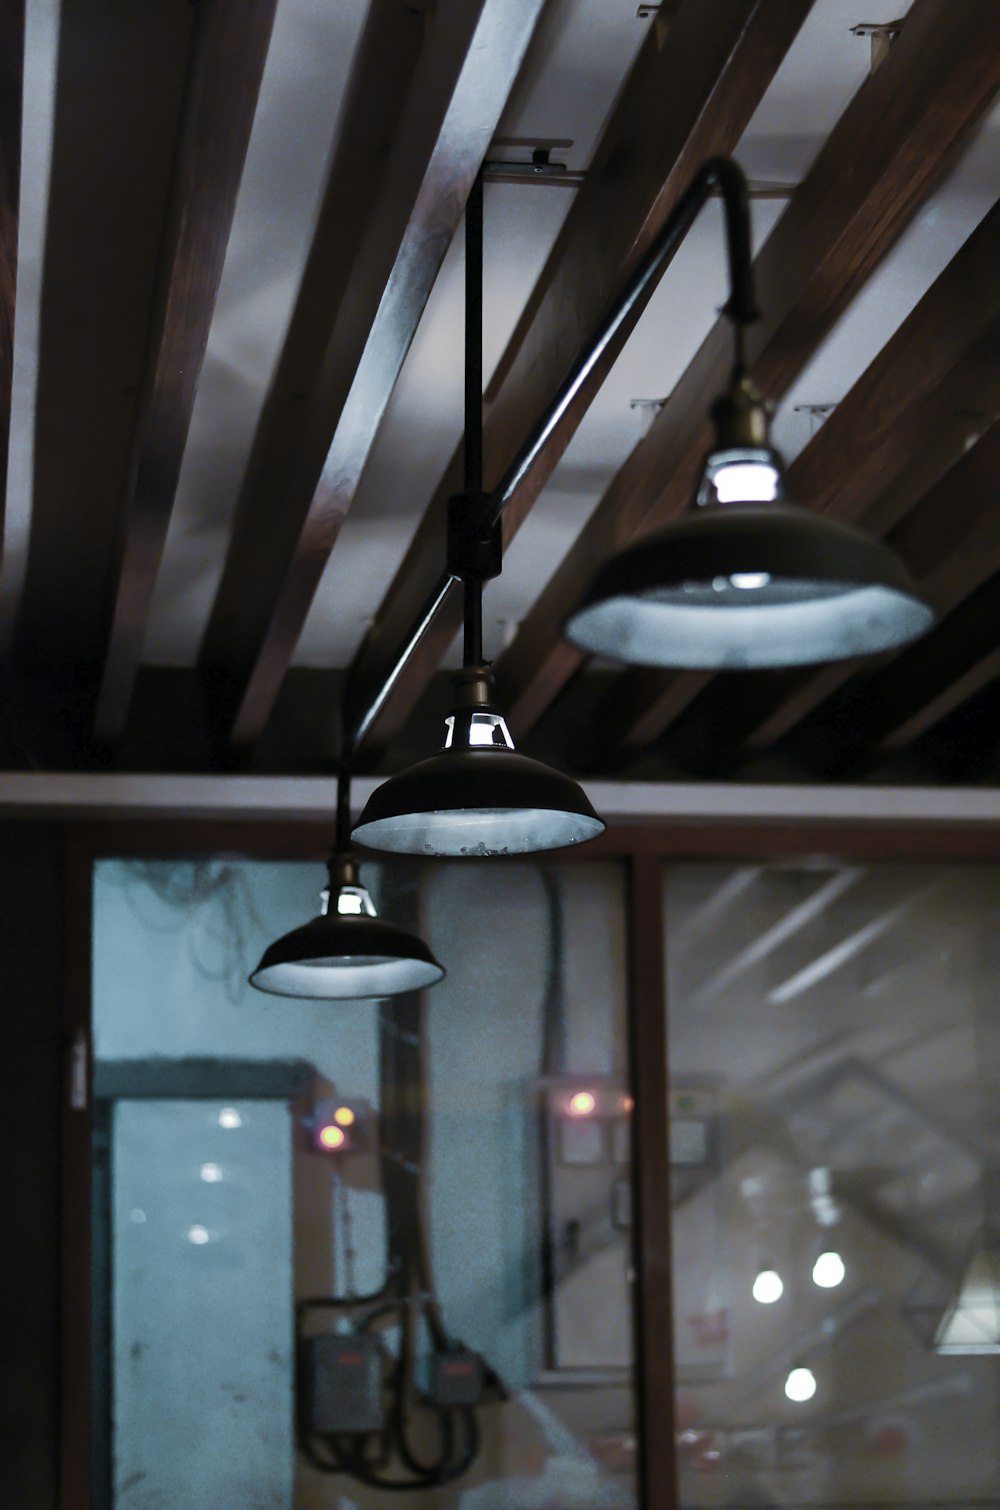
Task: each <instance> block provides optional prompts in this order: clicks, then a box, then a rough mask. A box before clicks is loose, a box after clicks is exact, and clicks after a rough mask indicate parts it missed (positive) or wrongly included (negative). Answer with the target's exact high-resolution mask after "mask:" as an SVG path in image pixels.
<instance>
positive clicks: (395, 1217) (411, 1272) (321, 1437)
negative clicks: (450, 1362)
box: [296, 996, 503, 1491]
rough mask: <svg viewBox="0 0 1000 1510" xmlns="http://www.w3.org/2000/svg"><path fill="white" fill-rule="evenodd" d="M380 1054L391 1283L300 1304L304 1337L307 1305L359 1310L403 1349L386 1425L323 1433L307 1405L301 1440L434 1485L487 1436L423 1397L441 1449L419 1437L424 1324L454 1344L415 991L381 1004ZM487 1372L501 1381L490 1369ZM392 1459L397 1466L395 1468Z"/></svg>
mask: <svg viewBox="0 0 1000 1510" xmlns="http://www.w3.org/2000/svg"><path fill="white" fill-rule="evenodd" d="M379 1057H380V1074H379V1079H380V1087H381V1104H382V1107H383V1116H382V1138H381V1141H380V1150H379V1152H380V1165H381V1178H382V1188H383V1192H384V1196H385V1201H386V1207H387V1214H388V1221H387V1238H386V1250H387V1258H386V1280H385V1283H384V1284H383V1286H382V1287H381V1289H379V1290H378V1291H377V1292H375V1293H373V1294H370V1295H364V1296H354V1297H346V1296H334V1297H317V1298H311V1299H307V1300H304V1301H300V1302H299V1303H298V1306H297V1308H296V1310H297V1319H298V1329H299V1334H300V1336H301V1335H302V1328H303V1321H304V1318H305V1315H306V1312H307V1311H308V1310H309V1309H310V1307H313V1306H325V1307H327V1308H331V1309H343V1308H349V1309H350V1310H352V1311H354V1313H355V1314H354V1316H353V1318H352V1325H353V1328H354V1330H355V1331H357V1332H366V1333H371V1332H372V1331H374V1330H376V1329H378V1330H383V1329H385V1328H387V1327H388V1326H390V1325H391V1326H394V1327H398V1329H399V1350H398V1356H397V1357H396V1358H395V1360H394V1361H393V1363H392V1365H391V1366H390V1367H389V1369H388V1371H387V1373H386V1374H385V1377H384V1379H383V1382H382V1388H383V1390H384V1391H385V1392H387V1394H388V1396H389V1408H388V1412H387V1416H386V1420H385V1424H384V1426H383V1427H382V1429H381V1430H379V1431H377V1432H365V1433H358V1434H356V1435H355V1434H353V1433H344V1432H319V1433H318V1432H315V1431H313V1430H311V1429H310V1428H309V1425H308V1422H306V1421H305V1419H304V1417H303V1415H302V1414H301V1412H300V1416H299V1437H300V1442H301V1446H302V1450H303V1453H304V1455H305V1457H306V1459H307V1461H308V1462H309V1463H310V1464H311V1465H312V1466H313V1467H314V1468H315V1469H316V1470H317V1471H318V1472H321V1473H326V1474H336V1473H342V1474H347V1475H349V1476H351V1477H352V1478H355V1479H357V1480H358V1481H359V1482H360V1483H363V1484H365V1485H366V1486H368V1487H370V1488H373V1489H386V1490H392V1491H397V1490H398V1491H408V1490H419V1489H432V1488H437V1487H440V1486H442V1485H444V1484H447V1483H450V1482H452V1481H453V1480H455V1479H457V1478H460V1477H461V1476H462V1475H463V1474H464V1473H466V1472H467V1471H468V1469H469V1467H470V1466H471V1464H472V1463H473V1462H474V1460H475V1458H476V1456H477V1454H478V1452H479V1447H480V1435H479V1425H478V1421H477V1419H476V1414H475V1410H474V1409H473V1407H471V1406H467V1405H466V1406H449V1405H441V1404H437V1403H435V1402H433V1401H427V1400H424V1401H422V1402H421V1403H422V1405H423V1406H424V1408H426V1409H427V1410H428V1411H429V1412H430V1413H431V1414H432V1415H433V1416H434V1417H435V1419H436V1425H437V1430H438V1438H439V1440H438V1447H437V1451H436V1452H435V1453H433V1454H432V1456H431V1457H430V1458H424V1457H423V1456H421V1454H420V1453H419V1452H418V1450H417V1449H416V1447H415V1445H414V1443H413V1441H412V1436H411V1431H412V1427H411V1421H410V1407H411V1405H412V1404H413V1403H415V1402H417V1401H420V1399H421V1392H420V1389H419V1387H418V1382H417V1378H416V1365H417V1352H418V1327H419V1325H420V1323H421V1321H423V1322H424V1324H425V1325H426V1327H427V1333H428V1336H429V1338H430V1344H431V1347H432V1349H433V1351H434V1353H436V1354H437V1355H439V1356H440V1355H443V1354H447V1353H449V1352H451V1351H453V1350H454V1347H455V1345H456V1344H455V1343H454V1342H453V1340H452V1339H451V1338H450V1337H449V1335H448V1332H447V1328H446V1327H445V1324H444V1319H443V1316H442V1314H441V1309H440V1305H439V1304H438V1301H437V1299H436V1297H435V1296H434V1293H433V1284H432V1280H431V1271H430V1259H429V1253H428V1245H427V1237H426V1230H425V1222H424V1220H423V1211H422V1200H421V1196H422V1176H423V1161H424V1149H425V1118H424V1104H423V1095H424V1086H425V1082H426V1076H425V1064H424V1039H423V1032H422V1015H421V1005H420V1001H419V999H418V998H417V997H416V996H412V997H405V996H404V997H397V998H394V999H393V1000H391V1001H386V1002H383V1003H382V1005H381V1007H380V1009H379ZM359 1311H360V1314H359ZM487 1377H488V1378H489V1379H490V1381H491V1382H493V1383H496V1384H497V1385H498V1386H499V1381H498V1380H497V1379H496V1376H495V1375H494V1374H492V1372H489V1371H488V1372H487ZM501 1393H503V1391H502V1390H501ZM394 1464H398V1465H399V1466H398V1467H395V1468H394V1466H393V1465H394Z"/></svg>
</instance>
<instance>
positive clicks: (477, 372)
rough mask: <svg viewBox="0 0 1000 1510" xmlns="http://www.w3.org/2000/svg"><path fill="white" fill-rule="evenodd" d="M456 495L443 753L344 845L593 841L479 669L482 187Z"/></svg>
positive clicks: (388, 786) (483, 530)
mask: <svg viewBox="0 0 1000 1510" xmlns="http://www.w3.org/2000/svg"><path fill="white" fill-rule="evenodd" d="M465 223H466V285H465V490H464V492H463V493H462V494H461V495H459V496H458V497H456V498H452V499H451V500H450V502H449V510H448V570H449V572H450V573H451V575H452V576H453V577H456V578H458V579H459V580H460V581H461V583H462V587H463V592H464V600H465V636H464V654H463V669H462V670H461V671H460V672H459V673H458V675H457V676H456V678H455V706H454V709H453V711H452V713H451V714H450V715H449V717H448V718H447V719H446V720H445V725H446V735H445V742H444V747H443V748H442V749H441V750H439V751H438V753H437V754H436V755H432V756H430V758H429V759H427V760H423V761H421V762H420V763H419V764H418V765H415V766H412V767H411V768H410V769H409V770H407V771H403V772H402V773H401V774H400V775H398V776H393V777H391V778H390V779H389V780H388V781H386V782H385V783H384V784H383V785H382V786H380V787H378V788H377V789H376V791H375V792H374V793H373V794H372V796H371V797H370V798H369V800H368V803H367V805H366V807H365V809H364V812H363V813H362V814H361V817H360V819H359V821H358V824H357V826H356V828H355V830H354V838H355V839H357V840H358V841H359V842H360V843H362V844H365V845H367V846H368V847H369V848H371V849H381V850H392V851H395V852H397V853H403V854H417V855H519V854H530V853H533V852H535V851H536V850H545V849H561V848H563V847H565V846H567V845H571V844H580V843H582V842H583V841H584V840H586V839H593V838H596V836H597V835H598V834H599V833H601V832H602V831H603V829H604V827H605V825H604V823H603V821H602V820H601V819H600V818H599V817H598V816H597V814H596V813H595V812H594V809H593V808H592V807H591V805H590V802H589V801H588V800H587V797H586V796H585V794H584V792H583V789H582V788H581V787H580V786H579V785H578V783H577V782H575V781H571V780H570V778H569V777H568V776H564V775H562V774H560V772H558V771H554V770H552V769H551V767H549V766H546V765H542V764H541V762H540V761H537V760H530V759H529V758H528V757H527V756H524V755H519V754H518V753H517V751H516V750H515V749H514V742H513V740H512V739H511V737H510V733H509V731H508V729H507V725H506V723H505V722H504V719H503V717H502V715H501V713H500V712H499V711H498V709H497V708H496V707H495V705H494V703H493V677H492V673H491V671H490V668H489V666H488V664H487V663H485V662H484V660H483V624H482V595H483V583H484V582H485V581H488V580H489V579H490V578H492V577H496V576H498V575H499V573H500V569H501V544H500V521H499V517H496V518H493V517H491V510H490V500H489V499H488V498H486V497H485V496H484V495H483V491H482V237H483V225H482V177H481V176H480V177H479V178H477V180H476V184H475V186H474V188H473V191H472V193H471V195H470V197H469V203H468V205H467V207H466V221H465Z"/></svg>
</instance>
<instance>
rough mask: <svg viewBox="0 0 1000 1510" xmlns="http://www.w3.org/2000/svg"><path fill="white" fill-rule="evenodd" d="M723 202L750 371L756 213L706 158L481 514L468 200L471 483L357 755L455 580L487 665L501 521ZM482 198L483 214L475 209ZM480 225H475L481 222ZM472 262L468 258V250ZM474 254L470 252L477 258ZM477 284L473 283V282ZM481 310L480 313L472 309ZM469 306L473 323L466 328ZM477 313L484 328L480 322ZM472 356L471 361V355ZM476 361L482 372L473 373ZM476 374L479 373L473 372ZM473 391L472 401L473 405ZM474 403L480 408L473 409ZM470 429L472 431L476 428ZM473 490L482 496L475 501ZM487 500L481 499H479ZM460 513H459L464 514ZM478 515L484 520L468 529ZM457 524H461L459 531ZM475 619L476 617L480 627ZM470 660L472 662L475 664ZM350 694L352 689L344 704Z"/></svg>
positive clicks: (476, 274) (475, 276) (743, 191)
mask: <svg viewBox="0 0 1000 1510" xmlns="http://www.w3.org/2000/svg"><path fill="white" fill-rule="evenodd" d="M716 192H717V193H718V194H719V195H720V197H721V199H722V204H723V210H724V214H725V223H726V247H727V251H728V257H729V298H728V299H727V300H726V303H725V304H724V305H723V310H724V312H725V314H726V315H727V316H728V318H729V319H730V320H731V321H732V323H733V327H734V333H735V361H734V365H735V368H736V373H737V375H742V372H743V366H744V352H743V331H744V328H745V327H746V326H747V325H750V324H752V323H753V321H754V320H756V319H757V317H758V310H757V304H756V299H755V296H754V280H753V263H752V261H751V257H750V206H749V195H748V192H747V181H746V177H745V176H744V173H743V170H742V169H741V168H740V166H739V165H738V164H737V163H735V162H734V161H733V159H732V158H730V157H710V158H708V159H707V161H706V162H704V163H703V164H702V166H701V167H700V168H699V169H698V172H697V173H696V174H695V176H694V178H693V179H692V180H691V182H690V184H689V185H688V187H687V189H686V190H685V191H684V193H683V194H682V195H681V197H680V199H679V200H678V202H677V204H676V205H675V206H674V209H673V210H672V212H671V214H670V215H669V216H668V218H667V221H666V223H665V224H664V226H663V227H662V229H661V230H660V233H659V235H658V236H657V237H656V240H655V241H654V242H653V243H652V245H651V246H650V248H649V250H648V251H647V252H646V255H645V256H644V257H643V258H642V261H641V262H640V263H639V265H638V266H637V267H636V269H635V270H634V272H633V273H632V276H631V277H630V278H629V280H628V283H627V284H626V285H625V288H624V289H623V290H622V292H621V294H620V295H619V296H618V298H617V299H616V301H615V303H614V304H613V305H612V306H610V308H609V309H608V311H607V313H606V315H605V317H604V319H603V321H602V323H601V325H600V326H599V327H598V328H597V330H596V331H595V332H594V333H593V335H592V336H591V338H590V341H589V342H588V343H587V345H586V346H585V347H584V348H583V350H582V351H581V352H580V353H579V355H578V357H577V359H576V361H575V362H574V364H573V370H572V371H571V372H570V374H569V376H568V377H567V378H566V380H565V382H564V383H563V384H562V386H561V387H560V389H559V390H558V392H557V393H556V396H555V398H554V399H553V400H552V402H551V403H550V404H549V406H548V408H547V410H546V411H545V413H544V415H543V416H542V418H541V419H540V420H539V421H538V424H537V425H536V426H535V428H534V430H533V431H532V432H531V434H530V436H529V437H528V440H527V441H526V442H525V444H524V445H523V446H522V448H521V450H520V452H519V453H518V455H517V456H516V457H515V459H514V461H513V462H512V463H511V465H510V466H509V467H508V469H507V471H506V473H505V474H504V476H503V477H502V478H501V480H500V482H499V484H498V485H497V487H496V488H495V489H494V490H493V492H492V493H490V494H489V496H488V497H483V498H482V513H480V512H479V509H478V507H476V497H477V495H478V489H479V488H481V486H482V470H481V469H482V334H481V325H482V197H481V196H482V183H481V180H477V187H474V188H473V191H472V195H471V196H470V204H472V215H471V217H470V216H469V215H468V213H467V216H466V238H467V242H468V239H469V238H470V236H471V235H472V234H473V233H475V234H476V235H477V236H478V248H479V249H478V260H474V261H472V262H471V263H470V262H468V261H467V269H466V271H467V278H466V339H467V340H468V337H469V335H470V334H474V333H475V332H477V331H478V332H479V334H478V336H475V335H474V341H475V342H476V344H475V347H474V354H473V358H472V360H468V359H467V361H466V378H465V394H466V453H465V455H466V474H465V482H466V489H467V495H468V496H465V495H463V496H462V497H461V498H460V499H458V500H452V504H453V505H454V507H450V508H449V523H448V547H449V549H448V565H447V569H446V571H445V572H444V573H443V574H442V576H441V578H440V580H439V581H438V583H437V585H436V587H435V588H434V590H433V592H432V593H431V595H430V597H429V598H428V599H427V601H426V603H425V604H424V606H423V608H422V609H421V611H420V614H419V615H418V617H417V618H416V620H415V621H414V624H413V627H412V629H411V631H410V634H409V635H408V637H407V640H406V643H405V645H404V646H403V648H402V650H401V651H400V653H399V656H398V658H397V660H396V664H395V666H393V668H392V670H391V671H390V672H389V674H388V676H387V677H386V679H385V682H384V683H383V685H382V687H381V688H380V689H379V691H378V692H377V693H376V694H375V696H374V697H373V698H372V699H371V701H370V702H369V703H368V705H367V706H366V707H364V708H362V709H361V710H359V711H357V713H356V716H355V717H354V719H353V722H352V719H351V712H352V710H351V709H350V707H349V706H348V708H347V709H345V714H346V718H345V723H346V725H347V727H348V728H349V729H351V731H352V732H351V733H350V735H349V736H348V743H349V746H350V748H351V750H352V751H353V750H356V749H358V748H359V747H360V745H361V744H362V742H363V741H364V739H365V737H366V735H367V734H368V732H369V730H370V729H371V728H372V727H373V725H374V723H375V720H376V719H377V718H378V715H379V713H380V712H381V711H382V709H383V707H384V706H385V704H386V702H387V701H388V699H389V696H390V693H391V692H392V689H393V688H394V687H395V685H396V683H397V682H398V680H399V677H400V675H401V673H402V670H403V667H404V666H405V665H406V664H407V662H408V661H409V659H410V657H411V655H412V654H413V653H414V651H415V650H416V648H417V646H418V645H419V643H420V641H421V640H422V639H423V637H424V635H425V634H426V633H427V631H428V629H429V628H430V626H431V624H432V623H433V622H434V620H435V618H436V617H437V615H438V613H439V612H440V610H441V608H442V606H443V604H444V602H445V600H446V598H447V597H448V595H449V593H450V592H451V588H452V583H453V581H454V580H455V578H459V579H460V580H461V581H462V582H463V584H464V588H465V623H466V635H465V650H466V664H467V665H471V664H478V663H479V661H480V660H481V658H482V625H481V614H480V610H479V608H478V607H477V604H478V602H479V600H480V599H481V592H482V583H483V581H485V580H486V578H487V577H489V576H491V575H492V576H495V575H496V574H497V571H499V536H498V533H497V532H498V531H499V525H500V520H501V518H502V516H503V512H504V510H505V509H506V507H507V505H508V504H509V503H510V502H511V500H512V499H513V498H514V496H515V494H516V493H517V491H518V489H519V488H520V487H521V484H522V483H523V482H524V480H525V478H526V477H527V475H528V473H529V472H530V471H531V469H532V467H533V466H534V465H535V463H536V462H537V461H538V458H539V456H540V455H541V453H542V451H543V450H544V449H545V446H546V445H547V444H548V441H549V439H550V437H551V436H552V435H553V433H554V432H555V431H556V430H557V429H558V427H559V425H560V424H561V423H562V421H563V419H564V418H565V415H566V412H567V410H568V409H569V408H570V406H571V404H572V403H573V402H574V400H575V399H576V397H577V395H578V394H579V392H580V390H581V389H582V388H583V386H584V384H585V383H586V381H587V378H588V376H589V375H590V373H591V372H592V371H593V369H594V367H595V366H596V365H597V363H598V362H599V361H600V360H601V359H602V357H603V356H604V355H605V353H606V352H607V351H608V349H609V347H611V346H613V344H614V343H615V341H616V339H617V338H618V337H619V336H620V334H621V333H622V330H623V327H625V326H626V325H627V323H628V321H629V320H630V318H631V317H632V316H633V315H634V313H635V312H636V310H637V309H639V308H641V307H642V306H643V305H644V304H645V303H646V301H647V300H648V298H649V296H650V294H651V293H652V292H653V289H654V288H655V286H656V283H657V280H658V279H659V277H660V274H661V273H662V272H663V270H664V268H665V267H666V265H667V263H668V262H669V261H670V259H671V257H672V256H673V255H674V253H675V251H676V250H677V248H678V246H679V245H680V243H681V242H682V241H683V239H684V237H685V236H686V235H687V233H688V231H689V230H690V229H691V226H692V225H693V224H694V221H695V220H696V219H697V217H698V214H699V212H700V211H701V209H702V208H703V206H704V205H705V203H706V202H707V201H708V200H709V199H710V198H711V196H712V195H713V194H714V193H716ZM477 196H478V210H477V206H476V204H473V200H476V199H477ZM477 215H478V219H477ZM466 256H467V258H468V257H469V252H468V246H467V249H466ZM475 256H476V253H475V251H474V253H473V257H474V258H475ZM470 274H471V275H472V276H469V275H470ZM477 300H478V303H477V302H476V301H477ZM470 306H472V308H471V316H472V317H471V318H470ZM477 312H478V318H476V314H477ZM467 355H468V353H467ZM477 361H478V365H476V364H477ZM474 369H475V370H474ZM473 388H475V395H473ZM473 397H474V402H473ZM470 421H471V422H470ZM470 484H476V485H477V486H476V487H475V488H474V489H472V490H471V491H470ZM479 496H481V495H479ZM458 505H461V506H462V507H461V508H459V507H458ZM472 513H475V514H476V515H477V516H478V518H477V519H472V518H470V515H471V514H472ZM456 516H458V517H459V518H460V520H461V527H460V528H459V527H458V525H457V522H456ZM459 535H461V536H462V537H464V538H465V539H466V540H467V541H471V542H475V541H478V542H479V544H480V546H482V544H483V543H484V542H485V541H489V542H490V544H491V548H492V549H494V551H495V553H496V558H497V561H496V570H494V571H486V572H482V571H481V572H480V573H479V575H478V581H475V584H474V587H473V585H471V584H470V577H471V576H472V573H471V572H469V571H465V570H461V569H457V567H458V565H459V562H458V561H457V560H456V558H455V553H454V550H453V546H454V542H455V540H456V538H457V537H458V536H459ZM477 615H479V617H478V618H477ZM470 652H471V654H470ZM349 693H350V686H348V694H349Z"/></svg>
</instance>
